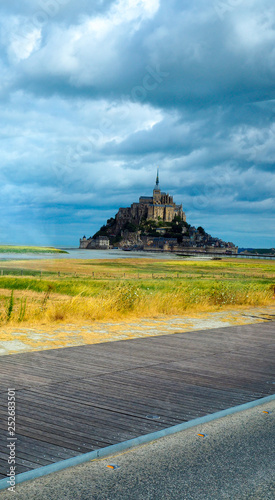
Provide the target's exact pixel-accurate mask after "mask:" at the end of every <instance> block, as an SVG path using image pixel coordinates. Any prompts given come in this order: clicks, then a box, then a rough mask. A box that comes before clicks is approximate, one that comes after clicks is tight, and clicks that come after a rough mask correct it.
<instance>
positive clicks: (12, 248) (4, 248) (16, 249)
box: [0, 245, 67, 253]
mask: <svg viewBox="0 0 275 500" xmlns="http://www.w3.org/2000/svg"><path fill="white" fill-rule="evenodd" d="M0 253H67V252H66V251H65V250H59V249H58V248H53V247H28V246H19V245H0Z"/></svg>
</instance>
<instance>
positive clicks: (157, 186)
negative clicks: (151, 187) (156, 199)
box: [155, 169, 159, 189]
mask: <svg viewBox="0 0 275 500" xmlns="http://www.w3.org/2000/svg"><path fill="white" fill-rule="evenodd" d="M155 189H159V169H157V178H156V186H155Z"/></svg>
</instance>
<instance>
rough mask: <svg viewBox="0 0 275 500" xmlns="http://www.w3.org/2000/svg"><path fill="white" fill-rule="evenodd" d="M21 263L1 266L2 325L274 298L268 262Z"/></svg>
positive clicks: (273, 267)
mask: <svg viewBox="0 0 275 500" xmlns="http://www.w3.org/2000/svg"><path fill="white" fill-rule="evenodd" d="M18 266H22V267H16V266H15V262H14V261H11V262H5V263H1V266H0V269H1V267H2V270H3V275H2V276H0V318H1V319H0V322H1V323H2V324H4V323H5V322H7V321H9V323H10V324H12V323H13V324H17V323H19V322H21V323H22V322H23V321H24V322H28V323H33V322H34V323H37V322H38V323H39V322H43V323H45V322H46V323H47V322H48V323H52V322H55V321H59V320H62V321H68V322H72V321H83V320H95V319H96V320H103V319H104V320H111V319H112V320H115V319H121V318H126V317H147V318H148V317H156V316H158V315H175V314H184V313H185V312H188V313H192V312H194V313H195V312H200V311H213V310H221V309H226V308H234V307H247V306H255V305H270V304H273V303H274V301H273V295H274V287H275V263H274V262H272V261H256V260H255V261H253V262H252V261H236V260H233V259H231V260H227V259H226V260H224V261H207V262H206V261H203V262H201V261H163V260H151V259H150V260H149V259H123V260H113V261H109V260H104V261H98V260H91V261H82V260H71V259H62V260H43V261H39V262H37V261H36V260H32V261H20V263H18ZM40 269H41V270H42V274H40ZM21 272H23V276H22V275H21ZM1 290H2V292H1ZM12 292H13V295H11V294H12Z"/></svg>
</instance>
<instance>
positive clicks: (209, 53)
mask: <svg viewBox="0 0 275 500" xmlns="http://www.w3.org/2000/svg"><path fill="white" fill-rule="evenodd" d="M0 12H1V22H0V23H1V35H0V47H1V54H0V70H1V75H2V77H1V81H0V103H1V117H0V123H1V129H2V138H1V146H2V147H1V150H2V153H1V170H0V181H1V185H2V190H1V200H0V208H1V212H2V214H3V218H2V222H1V226H0V231H1V233H0V234H1V239H2V241H15V240H16V239H17V241H18V237H17V234H18V228H19V227H22V225H25V226H26V231H25V234H26V235H27V237H28V240H30V239H31V240H32V241H33V242H35V241H36V240H37V241H38V240H39V238H40V241H41V242H43V243H45V242H47V243H52V244H58V243H63V244H65V243H67V244H76V245H77V241H78V237H79V236H81V235H82V233H87V234H88V233H89V234H90V233H93V232H95V230H96V229H98V227H99V226H100V225H101V224H102V223H103V222H104V221H105V220H106V218H108V217H110V216H111V215H114V213H115V212H116V211H117V209H118V207H119V206H123V205H124V206H126V205H128V204H129V203H131V202H133V201H137V199H138V196H139V195H140V194H150V192H151V190H152V187H153V184H154V178H155V171H156V167H157V166H158V165H159V166H160V169H161V187H162V189H163V190H167V191H170V192H171V194H174V195H175V198H176V200H177V201H178V202H181V201H182V202H183V206H184V209H185V210H186V212H187V217H188V220H189V221H190V222H191V223H194V224H197V225H200V224H202V225H204V226H205V227H206V229H207V230H208V231H210V232H212V233H213V234H215V235H218V236H219V235H220V236H221V237H223V238H225V239H229V240H233V241H235V242H236V243H237V244H238V243H239V244H240V245H246V244H247V245H253V244H255V245H256V246H260V245H261V241H263V235H264V234H265V235H268V236H265V240H264V241H265V244H266V245H268V246H269V245H270V246H274V240H273V234H274V226H273V225H272V224H274V222H272V217H271V215H272V214H274V191H275V181H274V155H275V124H274V112H275V95H274V78H275V64H274V60H275V59H274V55H275V49H274V46H275V45H274V42H275V7H274V5H273V4H272V5H271V3H270V2H269V1H268V0H264V1H263V2H261V5H259V3H258V2H256V1H251V0H250V1H248V0H234V1H231V0H213V2H208V1H206V0H198V1H196V2H195V1H194V2H190V1H189V2H187V1H177V0H171V1H169V2H166V1H164V0H162V1H158V0H146V1H145V0H117V1H111V0H109V1H107V0H106V1H104V0H98V1H95V2H89V1H88V0H86V1H85V0H78V1H77V2H76V1H75V0H41V1H35V0H24V1H20V2H19V1H14V2H10V1H9V2H8V1H5V0H2V2H1V5H0ZM7 207H9V210H7ZM243 227H245V232H244V231H243ZM260 227H261V228H262V232H261V231H259V228H260ZM255 228H257V229H255ZM12 232H14V233H15V235H14V234H12ZM245 233H246V234H247V236H245ZM21 238H22V232H21ZM38 242H39V241H38Z"/></svg>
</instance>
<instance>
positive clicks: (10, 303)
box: [7, 290, 14, 321]
mask: <svg viewBox="0 0 275 500" xmlns="http://www.w3.org/2000/svg"><path fill="white" fill-rule="evenodd" d="M13 306H14V297H13V290H12V291H11V295H10V300H9V302H8V308H7V321H10V319H11V315H12V311H13Z"/></svg>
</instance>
